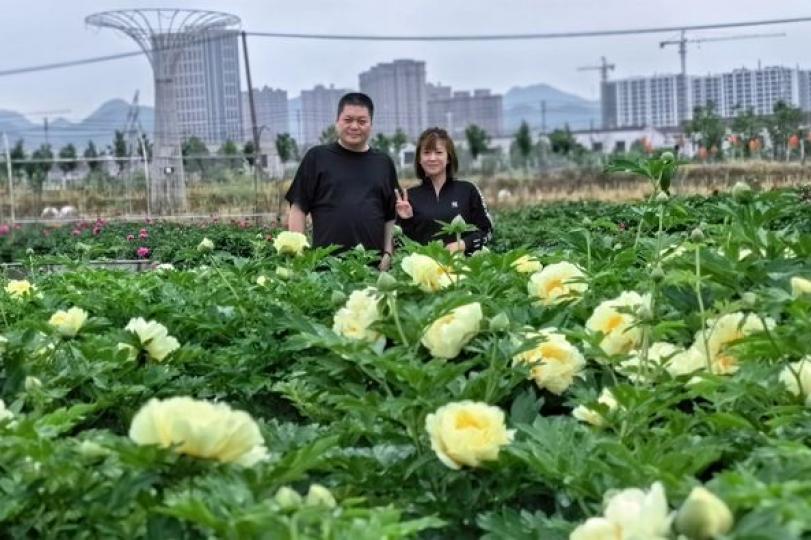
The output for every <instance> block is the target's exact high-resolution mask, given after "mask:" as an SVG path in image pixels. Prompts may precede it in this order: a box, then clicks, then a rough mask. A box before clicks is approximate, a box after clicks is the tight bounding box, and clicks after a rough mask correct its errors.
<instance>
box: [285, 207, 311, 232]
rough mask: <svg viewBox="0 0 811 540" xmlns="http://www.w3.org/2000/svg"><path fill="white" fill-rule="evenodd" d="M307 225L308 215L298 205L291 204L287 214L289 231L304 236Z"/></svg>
mask: <svg viewBox="0 0 811 540" xmlns="http://www.w3.org/2000/svg"><path fill="white" fill-rule="evenodd" d="M306 224H307V214H305V213H304V210H302V209H301V208H300V207H299V205H297V204H296V203H293V204H291V205H290V212H288V213H287V230H288V231H293V232H299V233H302V234H304V228H305V226H306Z"/></svg>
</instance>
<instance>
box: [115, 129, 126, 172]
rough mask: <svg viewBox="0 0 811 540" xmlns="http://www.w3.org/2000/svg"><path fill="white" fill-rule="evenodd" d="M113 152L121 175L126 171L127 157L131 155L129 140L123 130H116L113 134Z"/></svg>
mask: <svg viewBox="0 0 811 540" xmlns="http://www.w3.org/2000/svg"><path fill="white" fill-rule="evenodd" d="M112 153H113V157H115V166H116V168H117V169H118V171H117V174H118V175H119V176H120V175H121V173H122V172H123V171H124V167H126V165H127V159H126V158H127V157H129V151H128V149H127V140H126V139H125V138H124V132H123V131H119V130H115V135H114V136H113V147H112Z"/></svg>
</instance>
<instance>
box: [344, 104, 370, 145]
mask: <svg viewBox="0 0 811 540" xmlns="http://www.w3.org/2000/svg"><path fill="white" fill-rule="evenodd" d="M335 129H336V131H337V132H338V139H340V141H341V143H342V144H343V145H344V146H346V147H347V148H352V149H359V150H361V149H364V148H365V146H366V141H368V140H369V134H370V133H371V131H372V118H371V116H369V109H367V108H366V107H363V106H361V105H346V106H344V108H343V110H342V111H341V114H339V115H338V121H337V122H335Z"/></svg>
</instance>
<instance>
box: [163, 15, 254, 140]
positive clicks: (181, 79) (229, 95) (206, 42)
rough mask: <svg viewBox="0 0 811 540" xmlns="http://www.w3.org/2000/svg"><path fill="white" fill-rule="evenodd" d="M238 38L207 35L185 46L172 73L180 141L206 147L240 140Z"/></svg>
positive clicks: (225, 32)
mask: <svg viewBox="0 0 811 540" xmlns="http://www.w3.org/2000/svg"><path fill="white" fill-rule="evenodd" d="M238 36H239V34H238V33H237V32H234V31H230V30H222V31H211V32H208V33H207V34H206V36H205V37H206V39H203V40H200V41H198V42H195V43H192V44H191V45H188V46H187V47H186V48H185V49H184V50H183V53H182V54H181V56H180V59H179V60H178V63H177V67H176V69H175V81H174V82H175V85H174V86H175V103H176V104H177V114H178V127H179V132H180V135H181V137H182V138H183V139H187V138H189V137H198V138H199V139H201V140H202V141H203V142H205V143H206V144H209V145H220V144H222V143H223V142H225V141H227V140H231V141H240V140H242V135H243V130H242V106H241V98H242V96H241V92H240V80H239V41H238Z"/></svg>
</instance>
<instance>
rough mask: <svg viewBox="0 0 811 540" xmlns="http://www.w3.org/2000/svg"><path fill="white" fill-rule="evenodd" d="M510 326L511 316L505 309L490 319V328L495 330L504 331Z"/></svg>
mask: <svg viewBox="0 0 811 540" xmlns="http://www.w3.org/2000/svg"><path fill="white" fill-rule="evenodd" d="M509 327H510V318H509V317H507V314H506V313H504V312H503V311H502V312H501V313H499V314H498V315H496V316H495V317H493V318H492V319H490V330H492V331H493V332H503V331H505V330H507V329H508V328H509Z"/></svg>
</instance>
